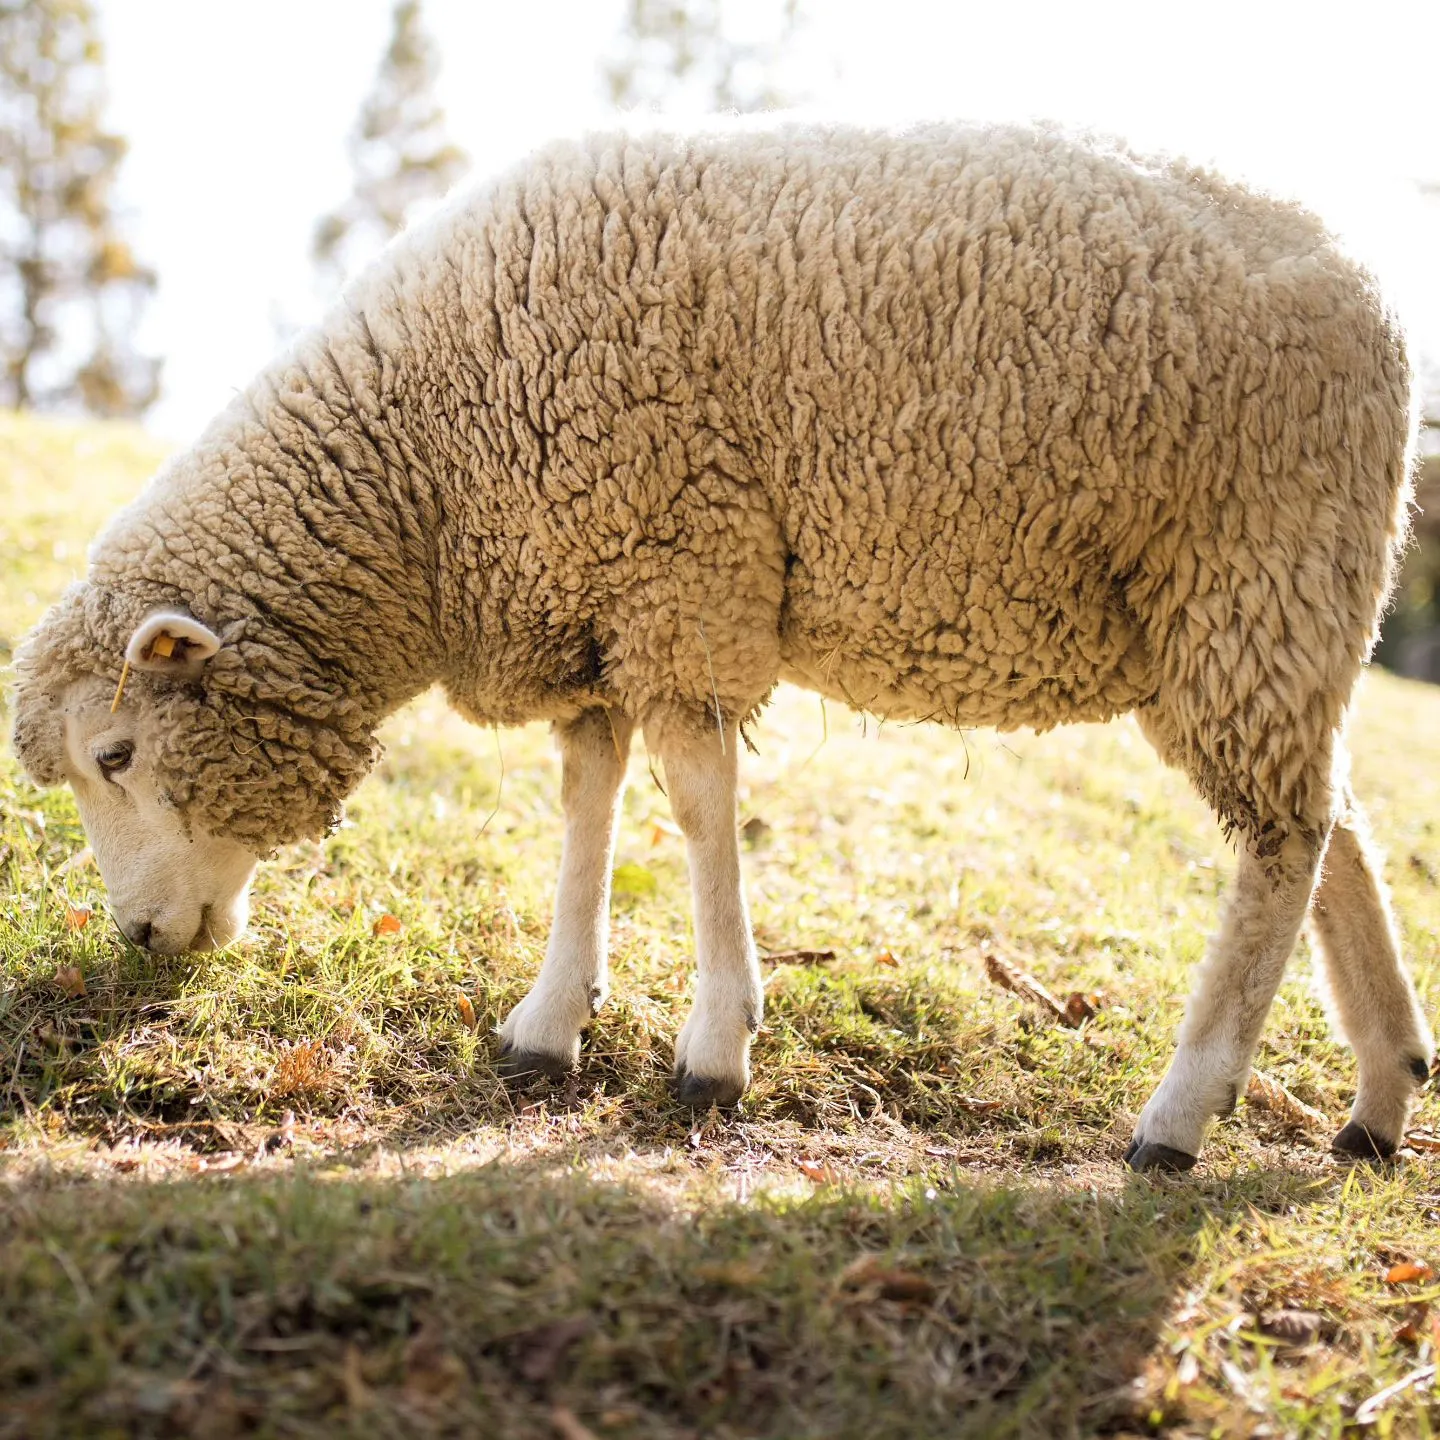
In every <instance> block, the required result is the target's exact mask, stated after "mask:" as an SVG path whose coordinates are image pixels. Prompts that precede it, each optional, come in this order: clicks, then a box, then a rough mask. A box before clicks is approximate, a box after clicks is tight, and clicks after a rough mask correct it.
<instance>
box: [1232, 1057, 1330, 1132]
mask: <svg viewBox="0 0 1440 1440" xmlns="http://www.w3.org/2000/svg"><path fill="white" fill-rule="evenodd" d="M1245 1100H1246V1103H1247V1104H1250V1105H1256V1106H1258V1107H1259V1108H1260V1109H1261V1110H1268V1111H1269V1112H1270V1114H1272V1115H1274V1116H1275V1117H1276V1119H1278V1120H1283V1121H1284V1122H1285V1124H1287V1125H1292V1126H1294V1128H1295V1129H1297V1130H1317V1129H1318V1130H1323V1129H1327V1128H1328V1127H1329V1124H1330V1122H1329V1121H1328V1120H1327V1119H1326V1118H1325V1116H1323V1115H1322V1114H1321V1113H1320V1112H1319V1111H1318V1110H1316V1109H1315V1108H1314V1106H1311V1105H1307V1104H1306V1103H1305V1102H1304V1101H1303V1100H1297V1099H1296V1098H1295V1097H1294V1096H1293V1095H1292V1094H1291V1093H1290V1092H1289V1091H1288V1090H1287V1089H1286V1088H1285V1087H1284V1086H1283V1085H1282V1084H1281V1083H1280V1082H1279V1081H1278V1080H1276V1079H1275V1078H1274V1077H1273V1076H1270V1075H1267V1074H1266V1073H1265V1072H1264V1071H1263V1070H1252V1071H1251V1072H1250V1082H1249V1084H1247V1085H1246V1087H1245Z"/></svg>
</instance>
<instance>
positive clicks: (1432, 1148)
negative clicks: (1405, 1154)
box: [1405, 1130, 1440, 1154]
mask: <svg viewBox="0 0 1440 1440" xmlns="http://www.w3.org/2000/svg"><path fill="white" fill-rule="evenodd" d="M1405 1143H1406V1144H1407V1145H1408V1146H1409V1147H1410V1148H1411V1149H1412V1150H1424V1151H1427V1152H1429V1153H1431V1154H1434V1153H1437V1152H1440V1135H1437V1134H1436V1133H1435V1132H1434V1131H1433V1130H1407V1131H1406V1132H1405Z"/></svg>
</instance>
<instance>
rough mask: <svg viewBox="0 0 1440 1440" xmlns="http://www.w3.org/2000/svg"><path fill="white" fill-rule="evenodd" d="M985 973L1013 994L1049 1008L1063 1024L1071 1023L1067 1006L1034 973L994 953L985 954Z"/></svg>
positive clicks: (1046, 1008) (1045, 1008)
mask: <svg viewBox="0 0 1440 1440" xmlns="http://www.w3.org/2000/svg"><path fill="white" fill-rule="evenodd" d="M985 973H986V975H988V976H989V977H990V979H991V980H993V981H994V982H995V984H997V985H998V986H1000V988H1001V989H1002V990H1008V991H1010V993H1011V994H1012V995H1019V996H1020V997H1021V998H1022V999H1025V1000H1030V1001H1032V1002H1034V1003H1035V1004H1036V1005H1039V1006H1040V1007H1041V1008H1042V1009H1044V1010H1048V1011H1049V1012H1050V1014H1051V1015H1052V1016H1053V1017H1054V1018H1055V1019H1056V1020H1058V1021H1060V1023H1061V1024H1062V1025H1069V1024H1070V1023H1071V1020H1070V1017H1069V1016H1068V1015H1067V1014H1066V1013H1065V1007H1064V1006H1063V1005H1062V1004H1061V1003H1060V1002H1059V1001H1058V1000H1057V999H1056V998H1055V997H1054V996H1053V995H1052V994H1051V993H1050V992H1049V991H1048V990H1047V989H1046V988H1045V987H1044V986H1043V985H1042V984H1041V983H1040V982H1039V981H1038V980H1037V979H1036V978H1035V977H1034V976H1033V975H1029V974H1027V973H1026V972H1025V971H1024V970H1021V969H1018V968H1017V967H1016V966H1014V965H1011V964H1009V963H1008V962H1007V961H1004V960H1002V959H1001V958H1000V957H999V956H998V955H995V954H993V953H992V954H987V955H986V956H985Z"/></svg>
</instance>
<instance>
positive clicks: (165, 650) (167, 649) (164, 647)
mask: <svg viewBox="0 0 1440 1440" xmlns="http://www.w3.org/2000/svg"><path fill="white" fill-rule="evenodd" d="M150 653H151V654H152V655H158V656H159V657H160V658H161V659H162V660H168V659H169V658H170V657H171V656H172V655H173V654H174V653H175V637H174V636H173V635H167V634H166V633H165V632H164V631H163V630H162V631H161V632H160V633H159V634H158V635H157V636H156V637H155V638H154V639H153V640H152V641H151V642H150Z"/></svg>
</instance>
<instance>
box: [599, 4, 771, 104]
mask: <svg viewBox="0 0 1440 1440" xmlns="http://www.w3.org/2000/svg"><path fill="white" fill-rule="evenodd" d="M735 8H736V7H735V6H734V5H733V4H731V5H727V0H627V3H626V12H625V20H624V23H623V25H622V28H621V33H620V46H619V54H618V55H617V56H616V58H615V59H614V60H612V61H611V62H610V63H609V64H608V65H607V66H606V67H605V78H606V81H607V82H608V85H609V90H610V101H611V103H612V104H613V105H615V106H617V107H618V108H621V109H635V108H655V109H665V108H669V107H670V106H672V105H673V104H674V103H675V102H677V101H681V100H684V99H689V100H690V101H692V102H694V103H696V104H698V105H699V107H700V108H701V109H704V110H738V111H751V110H769V109H774V108H775V107H776V106H779V105H784V104H787V103H789V97H787V96H786V95H785V94H784V93H783V89H782V87H781V86H780V84H779V82H778V79H777V69H778V64H779V61H780V59H781V57H782V56H783V53H784V50H785V47H786V45H787V44H788V43H789V42H790V41H791V39H792V38H793V36H794V33H795V29H796V25H797V23H798V12H799V5H798V0H784V4H783V5H782V6H781V7H780V8H779V9H778V10H777V11H776V12H774V13H775V18H776V20H777V22H778V28H777V30H776V33H774V34H773V35H769V36H763V35H762V36H755V37H748V38H741V37H740V36H739V35H738V34H737V33H736V32H737V29H738V26H737V24H736V21H735V17H734V14H733V11H734V10H735ZM753 8H754V7H751V9H752V10H753Z"/></svg>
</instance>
